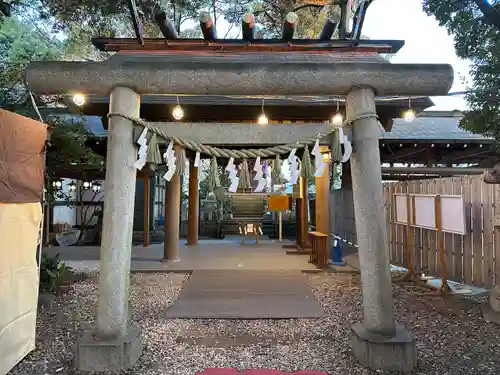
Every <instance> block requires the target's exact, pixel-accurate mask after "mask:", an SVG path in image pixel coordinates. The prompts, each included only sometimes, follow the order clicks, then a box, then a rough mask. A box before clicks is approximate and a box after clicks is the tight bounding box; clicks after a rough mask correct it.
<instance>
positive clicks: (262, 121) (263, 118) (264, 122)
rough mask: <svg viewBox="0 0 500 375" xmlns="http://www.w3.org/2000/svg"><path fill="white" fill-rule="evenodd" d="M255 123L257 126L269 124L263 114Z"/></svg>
mask: <svg viewBox="0 0 500 375" xmlns="http://www.w3.org/2000/svg"><path fill="white" fill-rule="evenodd" d="M257 122H258V123H259V125H267V124H269V120H268V119H267V116H266V115H265V114H264V113H262V114H261V115H260V116H259V118H258V120H257Z"/></svg>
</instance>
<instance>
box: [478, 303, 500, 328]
mask: <svg viewBox="0 0 500 375" xmlns="http://www.w3.org/2000/svg"><path fill="white" fill-rule="evenodd" d="M481 308H482V310H483V318H484V320H486V321H487V322H488V323H495V324H498V325H500V312H499V311H495V310H493V308H492V307H491V306H490V304H489V303H488V302H485V303H483V304H482V305H481Z"/></svg>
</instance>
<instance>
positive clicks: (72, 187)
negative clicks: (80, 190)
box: [68, 182, 76, 192]
mask: <svg viewBox="0 0 500 375" xmlns="http://www.w3.org/2000/svg"><path fill="white" fill-rule="evenodd" d="M68 190H69V191H70V192H72V191H76V184H75V183H74V182H72V183H71V184H69V185H68Z"/></svg>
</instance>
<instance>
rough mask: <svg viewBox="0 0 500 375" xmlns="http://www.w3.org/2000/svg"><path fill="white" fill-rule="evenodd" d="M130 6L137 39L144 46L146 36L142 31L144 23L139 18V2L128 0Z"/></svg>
mask: <svg viewBox="0 0 500 375" xmlns="http://www.w3.org/2000/svg"><path fill="white" fill-rule="evenodd" d="M127 2H128V8H129V11H130V17H131V18H132V24H133V25H134V31H135V36H136V38H137V41H138V42H139V43H140V44H141V46H144V36H143V33H142V23H141V20H140V19H139V12H138V11H137V4H136V3H135V0H127Z"/></svg>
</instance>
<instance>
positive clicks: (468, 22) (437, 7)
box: [423, 0, 500, 145]
mask: <svg viewBox="0 0 500 375" xmlns="http://www.w3.org/2000/svg"><path fill="white" fill-rule="evenodd" d="M423 4H424V10H425V11H426V12H427V13H428V14H431V15H434V16H435V17H436V19H437V20H438V22H439V24H440V25H441V26H444V27H446V29H447V30H448V32H449V33H450V34H453V36H454V44H455V50H456V53H457V56H458V57H460V58H463V59H468V60H470V61H471V70H470V74H471V77H472V82H471V83H472V85H471V87H470V88H469V92H468V93H467V95H466V100H467V103H468V105H469V109H470V110H469V111H468V112H467V113H466V116H465V118H464V119H463V120H462V122H461V126H462V127H463V128H465V129H467V130H470V131H472V132H474V133H480V134H484V135H486V136H491V137H494V138H495V139H496V141H497V145H500V107H499V105H498V101H499V99H500V95H499V89H500V74H499V73H500V44H499V43H498V41H499V37H500V30H499V29H498V28H496V27H495V26H493V25H492V24H490V23H489V22H488V20H487V19H486V18H485V17H484V15H483V13H482V12H481V11H480V9H479V8H478V7H477V5H476V3H475V1H473V0H424V2H423ZM496 7H497V9H498V10H499V11H500V5H499V4H497V5H496Z"/></svg>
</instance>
